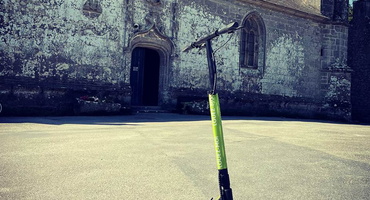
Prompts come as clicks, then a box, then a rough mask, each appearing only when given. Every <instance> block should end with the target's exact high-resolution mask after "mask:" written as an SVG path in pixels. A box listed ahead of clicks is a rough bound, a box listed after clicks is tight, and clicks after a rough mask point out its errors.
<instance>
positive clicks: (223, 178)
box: [183, 22, 240, 200]
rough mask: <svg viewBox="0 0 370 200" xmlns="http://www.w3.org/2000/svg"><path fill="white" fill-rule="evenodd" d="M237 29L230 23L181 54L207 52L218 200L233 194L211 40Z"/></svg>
mask: <svg viewBox="0 0 370 200" xmlns="http://www.w3.org/2000/svg"><path fill="white" fill-rule="evenodd" d="M239 28H240V27H239V24H238V23H237V22H234V23H231V24H229V25H227V26H226V27H224V28H221V29H218V30H216V31H215V32H214V33H212V34H210V35H207V36H205V37H203V38H201V39H199V40H197V41H196V42H193V43H192V44H191V45H190V46H188V47H187V48H185V49H184V50H183V52H187V51H189V50H191V49H193V48H202V47H204V46H205V48H206V52H207V61H208V69H209V82H210V85H211V91H210V92H209V94H208V99H209V106H210V113H211V121H212V130H213V137H214V143H215V150H216V161H217V169H218V180H219V189H220V197H219V198H218V200H233V194H232V189H231V188H230V178H229V173H228V170H227V162H226V152H225V143H224V136H223V132H222V120H221V111H220V103H219V98H218V94H217V92H216V81H217V71H216V62H215V58H214V52H213V49H212V43H211V40H212V39H214V38H216V37H218V36H220V35H222V34H225V33H234V32H235V31H236V30H238V29H239ZM212 199H213V198H212ZM212 199H211V200H212Z"/></svg>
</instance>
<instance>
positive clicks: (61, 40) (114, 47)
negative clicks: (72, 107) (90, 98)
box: [0, 0, 127, 114]
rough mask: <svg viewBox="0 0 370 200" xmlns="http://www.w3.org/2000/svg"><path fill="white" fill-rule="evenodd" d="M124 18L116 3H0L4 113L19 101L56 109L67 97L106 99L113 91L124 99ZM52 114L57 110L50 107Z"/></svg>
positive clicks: (56, 0) (80, 0) (33, 0)
mask: <svg viewBox="0 0 370 200" xmlns="http://www.w3.org/2000/svg"><path fill="white" fill-rule="evenodd" d="M124 17H125V9H124V5H123V4H122V3H120V2H118V1H101V2H100V1H99V2H98V1H92V0H88V1H86V0H77V1H76V0H73V1H72V0H67V1H64V0H63V1H62V0H52V1H37V0H31V1H23V0H22V1H12V0H3V1H1V10H0V18H1V27H0V33H1V36H0V39H1V47H0V55H1V61H0V63H1V66H0V77H1V82H2V85H3V86H2V87H3V88H4V89H3V91H7V92H3V94H2V95H1V98H2V99H1V101H2V102H3V104H5V105H4V111H5V112H8V113H14V114H15V113H16V112H15V111H16V110H17V108H18V107H19V106H20V107H22V104H23V105H24V106H26V105H29V106H34V107H37V106H41V107H46V108H57V107H58V106H60V105H59V104H60V102H66V104H70V103H71V102H72V101H73V100H72V99H70V98H71V97H73V98H74V97H75V96H80V95H81V96H82V95H98V93H100V94H101V95H100V96H101V98H108V96H109V95H110V94H109V91H113V90H114V91H118V93H119V94H120V95H118V96H117V97H116V98H115V99H117V98H119V101H120V102H124V101H125V97H124V96H125V95H126V93H127V92H126V91H125V90H126V89H125V87H126V86H125V84H124V82H122V80H124V79H125V78H126V77H125V74H124V73H122V72H123V70H122V69H123V68H124V66H123V61H124V57H123V54H122V49H123V46H124V45H125V43H124V42H125V40H124V39H123V36H124V34H123V31H124V29H125V24H124V20H123V19H124ZM18 85H19V86H20V87H21V88H23V87H31V86H30V85H32V89H29V93H28V92H27V91H28V89H19V88H18ZM103 86H104V87H103ZM66 88H68V89H66ZM107 88H109V90H107ZM7 93H9V94H8V95H6V94H7ZM49 93H50V94H53V95H51V96H50V95H49ZM103 93H104V94H103ZM21 94H23V95H21ZM51 98H56V99H58V102H53V101H51V100H50V99H51ZM109 98H110V97H109ZM66 99H69V100H67V101H66ZM65 106H66V107H68V105H65ZM55 112H57V113H58V112H62V111H57V110H56V109H53V110H52V111H51V110H50V113H55ZM47 113H49V111H48V112H47Z"/></svg>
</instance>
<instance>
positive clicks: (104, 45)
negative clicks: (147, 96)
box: [0, 0, 350, 120]
mask: <svg viewBox="0 0 370 200" xmlns="http://www.w3.org/2000/svg"><path fill="white" fill-rule="evenodd" d="M304 3H305V4H306V5H309V6H312V7H314V8H316V9H317V1H305V2H304ZM1 4H2V5H1V10H0V17H1V18H0V19H1V20H2V21H3V22H4V23H2V24H4V25H2V26H1V27H0V31H1V36H0V39H1V48H0V53H1V61H0V62H1V67H0V83H1V86H0V89H1V93H0V101H1V102H4V103H2V104H3V105H4V106H3V107H4V111H5V112H7V113H12V112H15V111H17V110H18V111H19V112H22V109H23V108H24V107H25V106H28V107H33V108H35V109H37V108H40V107H42V108H44V110H45V111H50V110H53V112H56V113H59V114H63V113H68V112H72V111H71V108H73V104H74V103H75V99H76V98H79V97H81V96H96V97H98V98H99V99H104V100H107V101H111V102H114V103H121V104H122V105H123V107H129V106H130V99H131V96H130V95H131V89H130V68H131V56H132V55H131V52H132V50H133V49H134V48H135V47H147V48H152V49H155V50H157V51H158V52H159V54H160V55H161V60H162V62H161V72H160V85H161V86H160V89H159V96H160V106H162V107H164V108H167V109H175V108H176V106H179V105H180V109H181V105H182V104H181V103H187V102H193V103H194V102H195V101H196V102H202V101H203V100H204V99H205V98H206V94H207V90H209V83H208V68H207V60H206V55H205V50H204V49H203V50H200V51H198V50H193V51H191V52H189V53H186V54H185V53H183V52H182V49H184V48H185V47H186V46H187V45H189V44H191V42H193V41H194V40H195V39H197V38H200V37H202V36H204V35H207V34H209V33H211V32H213V31H215V30H216V29H217V28H220V27H222V26H224V25H226V24H228V23H230V22H233V21H236V22H238V23H240V24H241V23H242V22H243V20H244V18H245V17H246V16H247V15H248V14H250V13H256V14H257V15H258V16H260V17H261V18H262V20H263V24H264V28H265V39H264V43H265V44H264V46H263V51H264V59H263V62H262V64H261V65H260V66H259V67H258V69H252V68H242V67H240V57H239V55H240V48H239V47H240V40H241V32H240V31H238V32H236V33H234V34H233V35H224V36H221V37H219V38H218V39H217V40H214V41H213V44H214V49H217V48H219V47H221V46H222V45H223V44H224V43H226V42H227V41H228V40H229V42H228V43H227V44H226V45H225V46H224V47H223V48H221V49H220V50H219V51H218V52H217V53H216V60H217V65H218V73H219V76H218V89H219V92H220V96H221V103H222V108H223V113H226V114H252V115H257V114H259V115H274V116H276V115H278V116H300V117H330V118H337V119H339V118H340V119H347V120H348V119H349V118H350V110H348V107H349V103H348V102H347V99H348V96H347V94H348V93H347V92H348V91H349V87H350V84H349V83H348V81H349V80H350V73H347V72H348V70H347V68H346V67H343V66H344V65H345V64H346V60H344V59H342V58H343V57H346V52H347V44H346V37H347V34H348V33H347V28H346V27H345V26H343V25H341V24H332V23H328V21H326V22H324V21H320V20H313V19H306V18H302V17H300V16H294V15H291V14H288V13H284V12H280V11H274V10H273V9H266V8H262V7H260V6H258V5H255V4H248V3H245V2H244V1H232V2H227V1H216V0H204V1H175V0H162V1H157V0H155V1H154V0H141V1H128V0H127V1H97V0H75V1H71V0H68V1H61V0H53V1H48V2H40V1H35V0H33V1H27V2H26V1H12V0H3V1H2V2H1ZM319 18H320V17H319ZM322 19H324V17H322ZM230 37H231V38H230ZM151 41H152V42H151ZM344 102H346V103H344ZM23 110H25V109H23ZM26 110H28V111H29V110H30V109H26ZM68 110H69V111H68ZM37 111H40V110H36V112H34V113H37ZM46 113H47V112H46ZM52 114H53V113H52ZM54 114H55V113H54Z"/></svg>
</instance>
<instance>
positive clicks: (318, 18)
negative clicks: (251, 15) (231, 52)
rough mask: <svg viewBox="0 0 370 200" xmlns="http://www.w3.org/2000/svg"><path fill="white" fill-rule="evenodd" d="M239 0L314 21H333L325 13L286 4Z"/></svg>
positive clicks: (263, 0)
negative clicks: (308, 10)
mask: <svg viewBox="0 0 370 200" xmlns="http://www.w3.org/2000/svg"><path fill="white" fill-rule="evenodd" d="M238 1H240V2H245V3H250V4H254V5H258V6H261V7H263V8H267V9H270V10H274V11H278V12H282V13H286V14H289V15H292V16H297V17H302V18H306V19H310V20H313V21H316V22H321V23H329V24H330V23H333V22H332V21H331V20H330V18H328V17H326V16H324V15H321V14H314V13H309V12H305V11H302V10H296V9H293V8H289V7H286V6H283V5H279V4H275V3H271V2H267V1H265V0H238Z"/></svg>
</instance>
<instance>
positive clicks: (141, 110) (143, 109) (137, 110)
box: [131, 106, 170, 113]
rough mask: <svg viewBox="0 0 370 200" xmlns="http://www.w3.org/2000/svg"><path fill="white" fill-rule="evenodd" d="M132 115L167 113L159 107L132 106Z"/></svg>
mask: <svg viewBox="0 0 370 200" xmlns="http://www.w3.org/2000/svg"><path fill="white" fill-rule="evenodd" d="M131 108H132V111H133V113H169V112H170V111H168V110H163V109H162V108H161V107H160V106H133V107H131Z"/></svg>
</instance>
